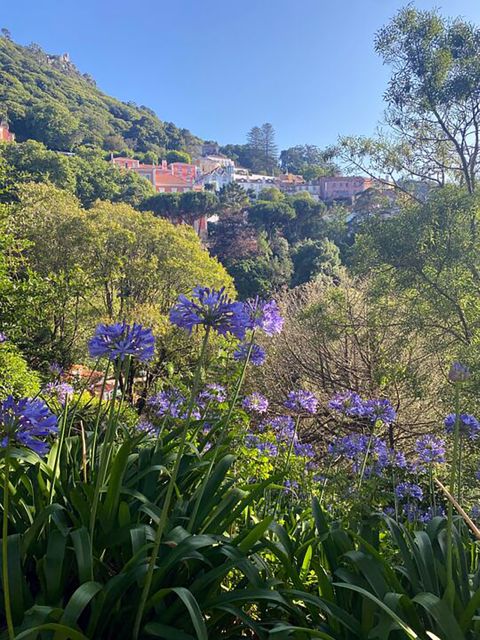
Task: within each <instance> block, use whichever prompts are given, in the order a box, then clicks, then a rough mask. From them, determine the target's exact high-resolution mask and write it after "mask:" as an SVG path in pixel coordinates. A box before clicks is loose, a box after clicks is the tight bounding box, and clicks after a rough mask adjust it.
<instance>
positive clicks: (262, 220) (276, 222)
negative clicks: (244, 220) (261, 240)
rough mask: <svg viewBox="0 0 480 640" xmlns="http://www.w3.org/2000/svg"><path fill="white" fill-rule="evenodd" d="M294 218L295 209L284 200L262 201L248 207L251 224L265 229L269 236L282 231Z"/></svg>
mask: <svg viewBox="0 0 480 640" xmlns="http://www.w3.org/2000/svg"><path fill="white" fill-rule="evenodd" d="M294 218H295V209H294V208H293V207H292V206H290V204H288V202H284V201H283V200H279V201H274V202H271V201H260V202H257V203H256V204H254V205H252V206H251V207H249V209H248V220H249V222H250V224H252V225H253V226H254V227H256V228H257V229H259V230H264V231H265V232H266V233H267V236H268V237H269V238H272V237H273V236H274V235H275V234H278V233H282V231H283V229H284V228H285V227H286V226H287V225H288V224H289V223H290V222H291V221H292V220H293V219H294Z"/></svg>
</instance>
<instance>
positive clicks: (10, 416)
mask: <svg viewBox="0 0 480 640" xmlns="http://www.w3.org/2000/svg"><path fill="white" fill-rule="evenodd" d="M57 432H58V421H57V417H56V416H55V415H54V414H53V413H52V412H51V411H50V409H49V408H48V407H47V405H46V404H45V403H44V402H43V401H42V400H38V399H36V400H32V399H29V398H22V399H21V400H15V399H14V398H13V397H12V396H8V397H7V398H6V400H4V401H3V402H2V403H1V404H0V446H1V447H7V446H9V445H19V446H23V447H27V448H28V449H31V450H32V451H35V452H36V453H38V454H39V455H41V456H43V455H45V454H46V453H47V452H48V450H49V444H48V442H45V440H44V438H49V437H50V436H53V435H55V434H56V433H57Z"/></svg>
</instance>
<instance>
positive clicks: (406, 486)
mask: <svg viewBox="0 0 480 640" xmlns="http://www.w3.org/2000/svg"><path fill="white" fill-rule="evenodd" d="M395 495H396V496H397V498H398V499H399V500H418V501H419V502H420V501H421V500H423V490H422V487H420V486H419V485H418V484H415V483H413V482H400V483H399V484H397V486H396V487H395Z"/></svg>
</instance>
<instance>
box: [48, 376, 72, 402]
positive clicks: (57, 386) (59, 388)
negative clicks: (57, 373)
mask: <svg viewBox="0 0 480 640" xmlns="http://www.w3.org/2000/svg"><path fill="white" fill-rule="evenodd" d="M43 393H45V394H47V395H49V396H52V397H54V398H56V399H57V400H58V402H59V403H60V404H63V405H64V404H65V403H66V401H67V400H69V399H70V398H71V397H72V396H73V394H74V389H73V387H72V385H71V384H68V382H49V383H47V384H46V385H45V387H44V388H43Z"/></svg>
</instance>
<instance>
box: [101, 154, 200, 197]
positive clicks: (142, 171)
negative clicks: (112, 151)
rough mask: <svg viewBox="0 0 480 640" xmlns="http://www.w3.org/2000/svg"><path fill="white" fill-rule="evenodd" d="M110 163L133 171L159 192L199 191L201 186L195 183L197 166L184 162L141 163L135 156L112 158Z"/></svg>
mask: <svg viewBox="0 0 480 640" xmlns="http://www.w3.org/2000/svg"><path fill="white" fill-rule="evenodd" d="M112 163H113V164H114V165H115V166H117V167H119V168H120V169H127V170H129V171H135V173H137V174H138V175H139V176H142V177H143V178H146V179H147V180H148V181H149V182H151V183H152V184H153V186H154V187H155V189H156V191H158V192H159V193H183V192H184V191H190V190H194V191H200V190H202V187H201V186H199V185H196V184H195V181H196V178H197V176H198V167H196V166H195V165H193V164H187V163H186V162H173V163H172V164H170V165H168V164H167V162H166V160H163V161H162V164H143V163H142V162H140V161H139V160H136V159H135V158H113V157H112Z"/></svg>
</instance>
